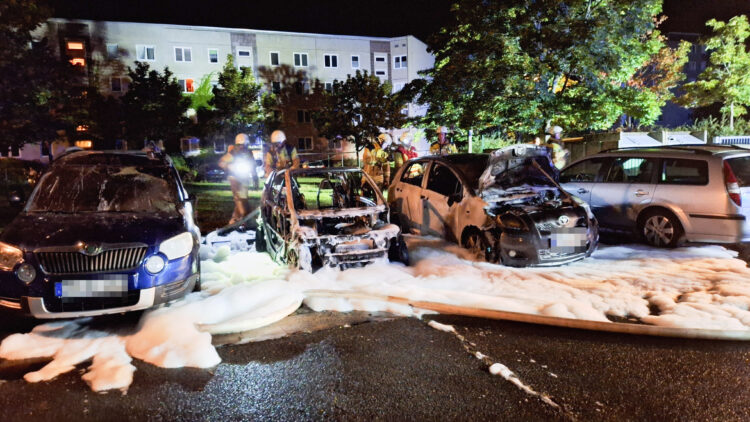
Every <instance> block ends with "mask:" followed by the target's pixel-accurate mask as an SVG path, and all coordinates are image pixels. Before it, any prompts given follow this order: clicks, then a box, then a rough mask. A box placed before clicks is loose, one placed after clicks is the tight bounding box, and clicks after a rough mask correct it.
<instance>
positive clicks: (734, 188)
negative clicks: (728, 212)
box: [724, 161, 742, 206]
mask: <svg viewBox="0 0 750 422" xmlns="http://www.w3.org/2000/svg"><path fill="white" fill-rule="evenodd" d="M724 183H725V184H726V185H727V193H728V194H729V198H730V199H731V200H732V201H733V202H734V203H735V204H737V206H742V196H740V184H739V183H737V178H736V177H735V176H734V172H733V171H732V167H730V166H729V162H728V161H724Z"/></svg>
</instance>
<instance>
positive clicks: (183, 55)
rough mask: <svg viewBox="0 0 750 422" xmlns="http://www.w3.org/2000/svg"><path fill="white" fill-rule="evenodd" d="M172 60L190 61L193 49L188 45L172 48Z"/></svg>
mask: <svg viewBox="0 0 750 422" xmlns="http://www.w3.org/2000/svg"><path fill="white" fill-rule="evenodd" d="M174 61H176V62H192V61H193V50H192V49H191V48H190V47H175V48H174Z"/></svg>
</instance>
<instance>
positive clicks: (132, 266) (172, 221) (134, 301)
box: [0, 151, 200, 318]
mask: <svg viewBox="0 0 750 422" xmlns="http://www.w3.org/2000/svg"><path fill="white" fill-rule="evenodd" d="M192 214H193V211H192V203H191V202H190V199H189V197H188V194H187V192H186V191H185V189H184V188H183V186H182V183H181V181H180V178H179V176H178V174H177V171H176V170H175V168H174V166H173V165H172V164H171V162H170V160H169V158H168V157H165V156H160V155H154V154H150V155H149V154H146V153H124V152H102V151H86V152H74V153H69V154H66V155H63V156H61V157H60V158H58V159H57V160H55V161H54V162H53V163H52V165H51V166H50V168H49V170H48V171H47V172H46V173H45V174H44V175H43V176H42V177H41V179H40V180H39V183H38V184H37V185H36V188H35V189H34V191H33V192H32V194H31V196H30V198H29V200H28V203H27V204H26V206H25V207H24V209H23V211H22V212H21V213H20V214H19V215H18V216H17V217H16V218H15V219H14V220H13V221H12V222H11V223H10V224H9V225H8V226H7V227H6V229H5V230H4V231H3V232H2V234H0V309H5V310H9V311H18V312H23V311H25V312H26V313H29V314H31V315H32V316H34V317H37V318H73V317H85V316H93V315H102V314H111V313H121V312H126V311H134V310H140V309H146V308H149V307H152V306H154V305H156V304H159V303H164V302H167V301H170V300H173V299H178V298H180V297H183V296H185V295H186V294H188V293H190V292H191V291H193V290H194V289H199V288H200V287H199V283H200V268H199V265H200V262H199V257H198V247H199V243H198V239H199V238H200V232H199V231H198V228H197V227H196V226H195V224H194V223H193V216H192Z"/></svg>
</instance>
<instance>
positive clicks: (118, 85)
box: [110, 76, 122, 92]
mask: <svg viewBox="0 0 750 422" xmlns="http://www.w3.org/2000/svg"><path fill="white" fill-rule="evenodd" d="M110 90H111V91H112V92H122V79H120V77H119V76H116V77H112V78H110Z"/></svg>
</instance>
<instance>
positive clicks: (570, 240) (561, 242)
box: [550, 227, 588, 251]
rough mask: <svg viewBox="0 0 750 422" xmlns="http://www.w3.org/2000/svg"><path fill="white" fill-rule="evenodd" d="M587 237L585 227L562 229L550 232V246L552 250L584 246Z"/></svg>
mask: <svg viewBox="0 0 750 422" xmlns="http://www.w3.org/2000/svg"><path fill="white" fill-rule="evenodd" d="M586 242H588V238H587V236H586V228H585V227H575V228H570V229H564V230H560V231H556V232H554V233H552V235H551V236H550V248H552V249H553V250H558V251H559V250H569V249H571V248H573V249H579V248H583V247H586Z"/></svg>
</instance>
